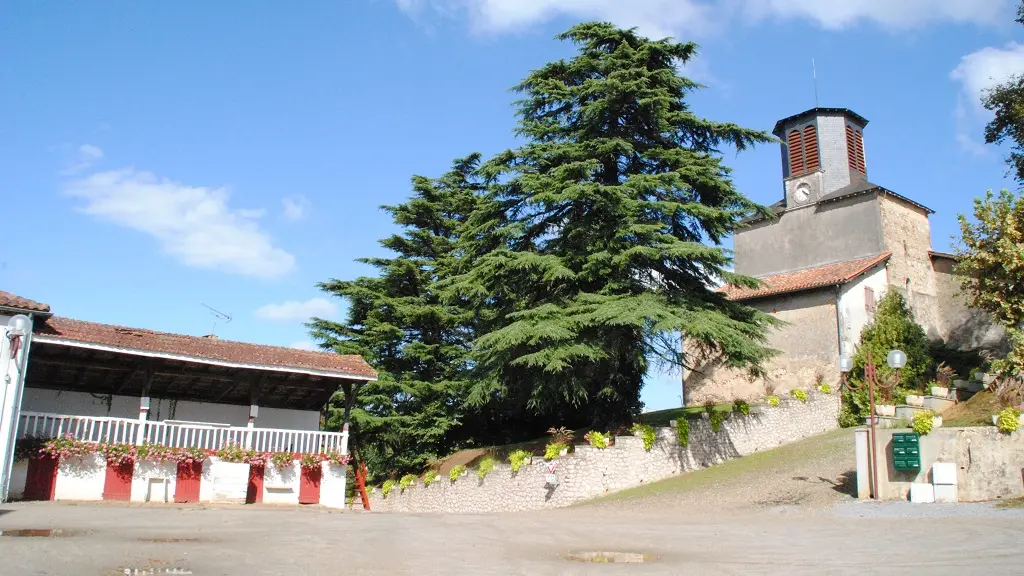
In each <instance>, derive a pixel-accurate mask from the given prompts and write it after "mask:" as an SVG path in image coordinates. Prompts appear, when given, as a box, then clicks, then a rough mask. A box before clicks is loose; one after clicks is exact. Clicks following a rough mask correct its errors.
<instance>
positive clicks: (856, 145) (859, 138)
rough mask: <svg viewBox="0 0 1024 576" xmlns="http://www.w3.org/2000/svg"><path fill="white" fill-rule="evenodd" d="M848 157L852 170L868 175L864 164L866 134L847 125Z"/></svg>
mask: <svg viewBox="0 0 1024 576" xmlns="http://www.w3.org/2000/svg"><path fill="white" fill-rule="evenodd" d="M846 157H847V160H848V162H849V165H850V170H853V171H856V172H860V173H861V174H867V167H866V166H865V164H864V133H862V132H861V131H860V130H857V129H855V128H854V127H853V126H850V125H849V124H847V125H846Z"/></svg>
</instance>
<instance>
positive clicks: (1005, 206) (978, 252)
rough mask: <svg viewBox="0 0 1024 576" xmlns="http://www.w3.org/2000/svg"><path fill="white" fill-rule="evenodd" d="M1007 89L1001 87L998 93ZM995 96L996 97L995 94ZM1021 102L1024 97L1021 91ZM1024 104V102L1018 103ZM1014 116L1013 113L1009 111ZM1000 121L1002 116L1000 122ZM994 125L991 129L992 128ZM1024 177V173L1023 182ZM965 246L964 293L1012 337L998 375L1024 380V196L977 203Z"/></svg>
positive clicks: (963, 231)
mask: <svg viewBox="0 0 1024 576" xmlns="http://www.w3.org/2000/svg"><path fill="white" fill-rule="evenodd" d="M1012 82H1013V83H1015V86H1016V88H1015V90H1020V89H1021V88H1022V87H1024V84H1022V83H1024V77H1016V78H1015V79H1014V80H1012ZM1002 89H1004V88H996V89H995V90H994V91H993V94H994V93H997V92H998V91H999V90H1002ZM989 97H992V96H991V95H990V96H989ZM1014 97H1015V98H1020V97H1021V93H1016V92H1015V96H1014ZM1019 104H1024V100H1022V101H1019V102H1018V106H1017V108H1019V107H1020V106H1019ZM1005 112H1007V113H1009V111H1008V110H1007V111H1005ZM1013 114H1014V115H1015V122H1019V121H1020V120H1021V119H1024V110H1019V109H1014V110H1013ZM998 120H999V117H998V115H997V118H996V120H994V121H993V122H995V121H998ZM990 126H991V125H990ZM1021 137H1024V134H1021V133H1016V132H1014V139H1015V141H1017V143H1018V145H1017V147H1016V148H1015V151H1014V152H1013V154H1014V155H1016V160H1015V162H1016V163H1017V167H1018V170H1020V169H1022V168H1024V157H1022V156H1020V152H1021V148H1020V142H1021V140H1019V138H1021ZM1021 174H1022V173H1020V172H1018V178H1019V177H1020V176H1021ZM958 218H959V221H960V235H961V238H960V245H959V246H958V249H957V256H959V261H958V262H957V265H956V268H955V271H956V273H957V275H958V276H959V277H960V281H961V292H962V293H964V294H966V295H967V301H968V303H969V304H970V305H971V306H972V307H974V308H978V309H981V310H985V311H986V312H988V313H989V314H990V315H991V316H992V318H994V319H995V320H996V322H998V323H999V324H1000V325H1001V326H1002V327H1003V328H1004V329H1005V330H1006V332H1007V337H1008V339H1009V341H1010V346H1011V349H1010V353H1009V354H1008V355H1006V356H1005V357H1003V358H999V359H997V360H995V361H993V362H992V372H993V373H995V374H998V375H1000V376H1001V377H1003V378H1016V379H1022V378H1024V330H1022V327H1024V290H1022V289H1021V287H1022V286H1024V249H1022V248H1021V247H1022V246H1024V196H1021V195H1020V194H1019V193H1017V194H1015V193H1012V192H1009V191H1007V190H1003V191H1002V192H1000V193H999V194H998V195H995V194H993V193H992V191H988V192H987V193H986V194H985V196H984V197H982V198H976V199H975V200H974V219H973V221H971V220H968V219H967V217H966V216H964V215H962V214H961V215H960V216H959V217H958Z"/></svg>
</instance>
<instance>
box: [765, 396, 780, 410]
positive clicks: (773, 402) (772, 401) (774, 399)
mask: <svg viewBox="0 0 1024 576" xmlns="http://www.w3.org/2000/svg"><path fill="white" fill-rule="evenodd" d="M765 400H767V401H768V405H769V406H774V407H776V408H777V407H778V406H779V403H781V402H782V401H781V400H779V397H778V396H769V397H767V398H765Z"/></svg>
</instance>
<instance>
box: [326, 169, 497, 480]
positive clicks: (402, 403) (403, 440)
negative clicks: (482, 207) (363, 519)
mask: <svg viewBox="0 0 1024 576" xmlns="http://www.w3.org/2000/svg"><path fill="white" fill-rule="evenodd" d="M479 161H480V157H479V155H476V154H474V155H471V156H469V157H467V158H462V159H458V160H456V161H455V162H454V163H453V165H452V168H451V170H450V171H449V172H448V173H447V174H445V175H444V176H442V177H441V178H439V179H429V178H425V177H422V176H415V177H413V179H412V188H413V195H412V198H410V199H409V200H408V201H407V202H405V203H404V204H399V205H396V206H385V207H384V210H385V211H387V212H388V213H389V214H390V215H391V217H392V219H393V220H394V223H395V224H396V225H398V226H400V227H401V228H402V232H401V233H399V234H395V235H392V236H390V237H388V238H386V239H384V240H382V241H381V245H382V246H383V247H384V248H385V249H387V250H389V251H390V252H391V257H373V258H362V259H360V260H359V261H360V262H362V263H364V264H368V265H370V266H372V267H374V268H375V269H376V275H375V276H369V277H361V278H356V279H355V280H333V279H332V280H330V281H327V282H322V283H320V284H319V287H320V288H321V289H322V290H323V291H325V292H327V293H328V294H330V295H333V296H337V297H339V298H341V299H343V300H345V301H346V303H347V304H348V316H347V318H346V319H345V320H344V321H343V322H334V321H331V320H327V319H322V318H313V319H311V321H310V323H309V324H308V326H309V327H310V328H311V334H312V336H313V338H314V339H315V340H317V341H318V342H320V343H321V346H322V347H324V348H325V349H327V350H333V351H335V352H338V353H341V354H360V355H362V356H363V357H364V358H365V359H366V360H367V361H368V362H369V363H370V364H371V365H372V366H373V367H374V368H375V369H377V371H378V372H379V378H378V380H377V381H376V382H368V383H365V384H362V385H359V386H357V387H356V389H355V391H354V395H355V397H354V398H353V399H352V400H353V406H352V407H353V410H352V412H351V419H352V423H353V428H354V430H355V433H356V434H357V435H358V439H359V446H360V456H361V457H362V458H363V459H364V460H365V461H366V462H367V464H368V466H369V468H370V469H371V470H398V471H404V472H413V471H417V470H422V469H423V468H424V467H425V466H426V464H427V463H428V462H429V461H431V460H432V459H434V458H436V457H438V456H440V455H444V454H448V453H450V452H452V451H454V450H457V449H459V448H462V447H465V446H467V445H469V444H470V440H471V436H472V434H474V433H478V431H475V430H474V429H473V428H472V427H467V426H463V425H460V424H467V423H474V415H473V414H467V413H466V411H465V410H464V408H463V403H462V398H463V397H464V396H465V386H466V384H465V377H466V373H467V370H468V364H467V362H468V353H469V348H470V343H471V342H472V340H473V338H475V328H474V325H475V323H476V322H477V321H478V318H479V317H480V316H481V315H482V312H483V311H482V310H472V309H467V308H465V307H463V306H462V305H460V303H459V302H446V301H444V300H443V299H442V297H441V290H440V288H439V283H440V282H442V281H444V280H445V279H446V278H448V277H449V276H450V274H451V272H452V270H453V269H454V268H455V267H456V266H457V265H458V262H457V248H456V242H457V240H458V237H459V230H460V228H461V226H463V224H464V222H465V221H466V220H467V219H468V218H469V216H470V214H471V213H472V212H473V210H474V206H475V204H476V202H477V196H478V193H479V191H480V189H481V186H482V184H481V181H480V178H479V177H478V176H477V167H478V165H479ZM344 421H345V398H344V394H343V393H340V392H339V393H338V394H336V395H335V397H334V398H333V399H332V401H331V403H330V405H329V418H328V422H327V424H328V427H329V428H330V429H334V430H338V429H340V428H341V427H342V425H343V423H344ZM496 424H500V422H496Z"/></svg>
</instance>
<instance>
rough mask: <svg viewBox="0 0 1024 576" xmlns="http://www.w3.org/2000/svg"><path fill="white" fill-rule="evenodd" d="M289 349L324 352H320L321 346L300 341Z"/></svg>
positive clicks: (307, 341)
mask: <svg viewBox="0 0 1024 576" xmlns="http://www.w3.org/2000/svg"><path fill="white" fill-rule="evenodd" d="M289 348H297V349H299V350H311V351H314V352H321V351H322V350H320V347H319V346H317V345H316V344H314V343H312V342H310V341H309V340H299V341H298V342H295V343H294V344H292V345H291V346H289Z"/></svg>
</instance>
